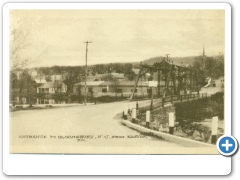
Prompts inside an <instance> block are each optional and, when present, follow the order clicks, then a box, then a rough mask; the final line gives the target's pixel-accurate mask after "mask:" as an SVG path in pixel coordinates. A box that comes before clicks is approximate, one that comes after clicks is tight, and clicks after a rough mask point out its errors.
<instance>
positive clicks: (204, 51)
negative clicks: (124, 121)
mask: <svg viewBox="0 0 240 180" xmlns="http://www.w3.org/2000/svg"><path fill="white" fill-rule="evenodd" d="M203 57H205V47H204V45H203Z"/></svg>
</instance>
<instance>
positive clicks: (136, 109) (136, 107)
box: [136, 102, 138, 110]
mask: <svg viewBox="0 0 240 180" xmlns="http://www.w3.org/2000/svg"><path fill="white" fill-rule="evenodd" d="M136 110H138V102H137V103H136Z"/></svg>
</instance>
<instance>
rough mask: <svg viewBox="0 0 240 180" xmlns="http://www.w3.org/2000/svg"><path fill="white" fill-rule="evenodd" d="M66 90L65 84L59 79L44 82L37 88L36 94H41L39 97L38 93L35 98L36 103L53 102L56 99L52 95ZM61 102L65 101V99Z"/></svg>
mask: <svg viewBox="0 0 240 180" xmlns="http://www.w3.org/2000/svg"><path fill="white" fill-rule="evenodd" d="M66 92H67V86H66V85H65V84H64V83H63V82H61V81H54V82H45V83H44V84H42V85H41V86H40V87H38V88H37V94H41V97H40V95H39V97H38V98H37V104H55V103H56V101H55V99H54V98H53V95H54V94H56V93H66ZM62 103H65V101H63V102H62Z"/></svg>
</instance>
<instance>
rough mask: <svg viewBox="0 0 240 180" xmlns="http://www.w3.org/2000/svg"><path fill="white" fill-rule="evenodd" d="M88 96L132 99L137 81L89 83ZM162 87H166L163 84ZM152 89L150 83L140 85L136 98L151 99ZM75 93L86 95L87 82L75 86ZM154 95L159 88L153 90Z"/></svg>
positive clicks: (136, 90) (136, 91)
mask: <svg viewBox="0 0 240 180" xmlns="http://www.w3.org/2000/svg"><path fill="white" fill-rule="evenodd" d="M86 85H87V88H86V92H87V96H88V97H100V96H123V97H130V95H131V93H132V91H133V89H134V85H135V81H88V82H87V84H86ZM161 86H164V84H163V83H161ZM151 92H152V89H151V88H150V87H149V82H148V81H147V82H143V83H139V84H138V85H137V88H136V89H135V96H141V97H142V96H144V97H150V95H151ZM73 93H74V94H75V95H85V82H80V83H77V84H74V86H73ZM153 93H154V94H157V88H153Z"/></svg>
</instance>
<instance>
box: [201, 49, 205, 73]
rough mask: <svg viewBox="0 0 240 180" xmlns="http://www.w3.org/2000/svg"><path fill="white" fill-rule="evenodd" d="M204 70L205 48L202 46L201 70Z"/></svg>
mask: <svg viewBox="0 0 240 180" xmlns="http://www.w3.org/2000/svg"><path fill="white" fill-rule="evenodd" d="M204 68H205V46H204V45H203V54H202V69H204Z"/></svg>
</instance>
